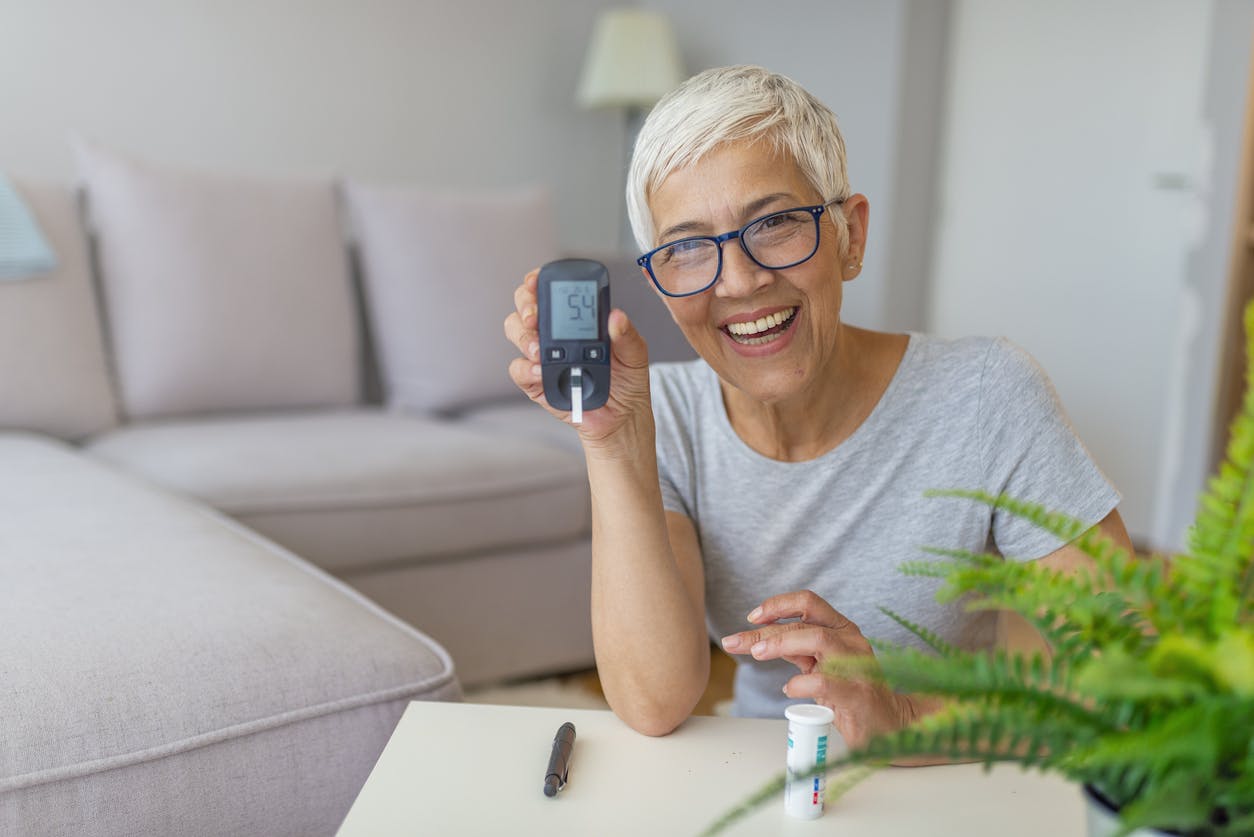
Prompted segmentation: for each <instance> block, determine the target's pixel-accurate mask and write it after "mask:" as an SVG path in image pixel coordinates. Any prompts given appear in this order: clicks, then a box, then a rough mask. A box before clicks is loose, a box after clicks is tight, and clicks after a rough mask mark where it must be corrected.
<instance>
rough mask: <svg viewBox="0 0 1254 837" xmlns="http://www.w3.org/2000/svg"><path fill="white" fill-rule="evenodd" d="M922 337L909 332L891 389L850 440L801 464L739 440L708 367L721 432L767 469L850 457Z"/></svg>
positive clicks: (882, 410)
mask: <svg viewBox="0 0 1254 837" xmlns="http://www.w3.org/2000/svg"><path fill="white" fill-rule="evenodd" d="M919 337H920V336H919V335H918V334H917V333H915V332H913V331H908V332H906V338H907V342H906V351H905V352H903V353H902V355H901V360H900V361H898V363H897V368H896V369H895V370H893V376H892V378H891V379H889V381H888V386H887V387H885V388H884V392H883V393H881V394H880V397H879V400H878V401H876V402H875V406H874V407H872V408H871V412H870V413H869V414H868V415H867V417H866V418H865V419H863V420H862V423H861V424H859V425H858V426H857V427H856V428H855V429H854V431H853V433H851V434H849V438H848V439H845V440H844V441H843V442H841V443H839V444H838V445H836V447H834V448H832V449H831V450H829V451H825V452H823V453H821V454H819V455H818V456H816V457H815V458H813V459H803V460H801V461H800V462H784V461H782V460H779V459H772V458H771V457H769V456H766V455H765V454H762V453H759V452H758V451H756V450H754V449H753V448H752V447H751V446H750V445H749V444H748V443H747V442H745V440H744V439H742V438H740V434H739V433H737V432H736V429H735V428H734V427H732V425H731V418H730V417H729V416H728V415H727V405H725V404H724V403H723V390H722V388H721V387H720V386H719V377H718V375H716V374H715V373H714V370H713V369H712V368H710V367H709V366H708V365H707V366H706V368H707V369H709V372H710V379H711V380H712V382H713V386H712V387H711V388H710V394H709V397H710V398H713V399H714V414H715V417H716V420H717V423H718V429H719V432H720V433H721V434H722V435H723V436H725V437H727V438H728V439H729V441H730V443H731V444H732V445H733V446H734V448H735V449H736V450H738V451H740V452H741V454H742V455H744V456H746V457H748V458H750V459H752V460H754V461H755V462H756V463H758V464H761V465H764V466H767V467H780V468H803V467H808V466H814V465H819V464H824V465H826V464H829V463H830V462H831V461H833V460H836V459H842V458H845V457H847V456H849V455H850V452H851V451H854V450H856V448H857V447H858V446H860V445H861V440H862V439H864V438H865V437H867V436H868V435H870V433H872V432H873V431H874V425H875V424H878V423H879V421H880V416H881V415H882V414H883V413H885V412H886V411H887V407H886V405H887V404H888V403H889V402H890V401H892V400H893V397H894V395H895V393H896V391H897V390H898V389H899V386H898V383H899V382H900V381H901V379H902V378H903V377H905V370H906V367H907V365H908V364H910V363H911V362H912V360H913V358H914V354H915V349H916V347H917V346H918V344H919ZM868 428H870V429H868Z"/></svg>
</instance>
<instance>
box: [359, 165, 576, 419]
mask: <svg viewBox="0 0 1254 837" xmlns="http://www.w3.org/2000/svg"><path fill="white" fill-rule="evenodd" d="M345 194H346V198H347V202H348V208H349V216H350V218H351V221H352V225H353V230H354V234H355V236H356V239H357V244H358V248H359V252H360V256H361V268H362V279H363V289H364V292H365V296H366V305H367V309H368V310H369V312H370V322H371V328H372V331H373V333H374V339H375V350H376V353H377V355H378V362H379V369H380V373H381V377H382V381H383V390H384V397H385V400H386V402H387V404H388V406H390V407H393V408H400V409H410V410H416V411H427V412H429V411H440V412H449V411H455V410H458V409H461V408H463V407H466V406H469V405H472V404H476V403H482V402H485V401H492V400H498V399H501V398H507V397H511V396H513V397H521V396H520V395H519V392H518V389H517V387H515V386H514V384H513V382H512V381H511V380H510V378H509V374H508V372H507V367H508V365H509V361H510V359H511V358H513V357H516V356H517V354H518V353H517V351H516V350H515V349H514V347H512V346H511V345H510V344H509V343H508V342H506V340H505V338H504V336H503V335H502V333H501V321H502V320H503V319H504V318H505V314H506V313H507V312H508V311H509V309H510V305H511V299H512V291H513V289H514V288H515V287H516V286H517V285H518V283H519V282H520V281H522V277H523V276H524V275H525V274H526V272H527V271H528V270H530V269H532V268H534V267H539V266H540V265H541V264H543V263H544V262H547V261H550V260H552V259H553V258H555V255H556V253H557V244H556V240H555V239H556V234H555V232H554V222H553V207H552V203H551V201H550V199H549V196H548V193H547V191H546V190H543V189H539V188H529V189H521V190H516V191H509V192H493V193H458V192H434V191H429V190H425V189H419V188H416V187H408V186H367V185H363V184H360V183H348V184H346V187H345Z"/></svg>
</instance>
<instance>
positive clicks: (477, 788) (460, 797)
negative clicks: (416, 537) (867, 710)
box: [339, 702, 1084, 837]
mask: <svg viewBox="0 0 1254 837" xmlns="http://www.w3.org/2000/svg"><path fill="white" fill-rule="evenodd" d="M563 721H571V722H572V723H574V725H575V728H576V739H575V748H574V753H573V756H572V758H571V764H570V778H569V782H568V784H567V785H566V788H565V789H564V790H563V791H561V792H560V793H559V794H558V795H557V796H556V797H555V798H552V799H550V798H548V797H545V796H544V793H543V790H542V787H543V782H544V772H545V768H546V766H547V765H548V758H549V750H550V747H551V745H552V742H553V735H554V733H556V732H557V728H558V727H559V726H560V725H561V724H562V722H563ZM786 729H787V726H786V722H785V721H783V720H778V721H775V720H750V719H741V718H705V717H698V718H691V719H689V720H688V721H687V722H685V723H684V725H683V726H681V727H680V728H679V729H678V730H677V731H675V732H674V733H672V734H671V735H668V736H665V737H663V738H649V737H647V736H644V735H640V734H639V733H636V732H634V731H632V730H631V729H630V728H629V727H627V725H625V724H624V723H623V722H622V721H620V720H618V718H617V717H615V716H614V714H613V713H611V712H608V711H597V710H587V709H582V710H576V709H541V708H534V707H520V706H485V705H476V704H460V703H422V702H414V703H411V704H410V705H409V708H408V709H407V710H406V711H405V715H404V717H402V718H401V721H400V723H399V724H398V725H397V727H396V731H395V732H394V733H393V734H392V738H391V740H390V741H389V742H388V745H387V747H386V749H384V751H383V754H382V755H381V756H380V757H379V761H378V763H377V764H376V765H375V768H374V771H373V772H372V773H371V774H370V779H369V780H368V781H367V782H366V785H365V787H363V788H362V790H361V793H360V794H359V795H358V797H357V801H356V802H355V803H354V804H353V807H352V810H351V811H349V813H348V817H347V818H346V819H345V820H344V824H343V825H342V827H341V828H340V831H339V837H358V836H359V835H360V836H361V837H387V835H417V834H439V835H444V834H449V835H463V834H465V835H472V834H491V835H498V834H505V835H515V834H520V835H525V834H537V835H567V834H570V835H598V836H599V835H615V834H630V835H646V837H663V836H664V835H665V836H667V837H669V835H695V834H698V833H699V832H700V831H701V830H702V829H704V828H705V827H706V826H707V825H709V824H710V823H711V822H712V821H714V820H715V819H716V818H717V817H718V816H719V815H721V814H722V813H723V812H724V811H725V810H727V809H728V808H729V807H731V806H732V805H733V804H735V803H737V802H739V801H741V800H743V799H744V798H745V797H747V796H748V795H749V794H750V793H751V792H752V791H754V790H756V789H757V788H759V787H761V786H762V785H763V784H764V783H765V782H766V781H768V780H769V779H770V778H771V777H772V776H774V775H775V774H776V773H778V772H779V771H781V770H783V768H784V752H785V742H786ZM726 833H728V834H735V835H759V836H760V835H771V834H783V835H792V834H802V835H828V834H832V835H837V834H838V835H857V837H877V836H878V835H884V837H888V835H891V837H907V836H908V835H920V836H921V837H949V835H952V836H953V837H977V836H978V835H990V837H991V836H992V835H997V837H1003V836H1004V835H1008V834H1013V835H1016V837H1034V836H1035V835H1040V837H1047V836H1048V837H1073V836H1075V837H1078V835H1082V834H1084V806H1083V802H1082V800H1081V796H1080V791H1079V789H1078V788H1077V787H1076V786H1074V785H1070V784H1068V783H1066V782H1064V781H1062V780H1060V779H1057V778H1054V777H1047V776H1042V775H1040V774H1039V773H1036V772H1031V773H1025V772H1023V771H1021V770H1020V769H1019V768H1017V767H1011V766H1002V767H998V768H996V769H995V770H993V771H992V772H991V773H988V774H985V773H984V772H983V768H981V767H979V766H978V765H953V766H944V767H916V768H887V769H885V770H882V771H880V772H878V773H876V774H875V775H873V776H871V778H869V779H867V780H865V781H864V782H863V783H862V784H860V785H858V786H857V787H856V788H854V789H853V790H852V791H850V792H849V793H848V794H846V795H845V796H844V797H842V798H841V799H839V800H838V801H837V802H835V803H829V804H828V807H827V812H826V813H825V814H824V815H823V817H822V818H820V819H818V820H811V821H805V820H797V819H793V818H791V817H788V816H786V815H785V814H784V802H783V797H782V796H780V797H779V798H778V799H776V800H773V801H771V802H768V803H767V804H766V805H765V806H764V807H763V808H761V809H759V810H758V811H757V812H755V813H754V814H753V815H752V816H750V817H748V818H746V819H744V820H741V821H740V822H738V823H737V824H736V825H735V826H734V827H733V828H731V829H729V831H728V832H726Z"/></svg>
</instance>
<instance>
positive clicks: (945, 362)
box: [910, 334, 1045, 390]
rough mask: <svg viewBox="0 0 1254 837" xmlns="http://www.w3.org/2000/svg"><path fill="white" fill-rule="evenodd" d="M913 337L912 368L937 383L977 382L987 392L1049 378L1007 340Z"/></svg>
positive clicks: (1029, 356)
mask: <svg viewBox="0 0 1254 837" xmlns="http://www.w3.org/2000/svg"><path fill="white" fill-rule="evenodd" d="M911 337H912V339H911V347H910V361H911V366H912V367H913V369H914V371H915V372H916V373H922V374H923V375H924V376H925V378H926V380H928V381H929V382H932V383H933V384H937V385H944V386H947V387H948V386H951V385H954V384H959V385H961V384H967V385H970V384H971V383H973V382H974V383H977V384H978V385H979V387H980V388H981V389H982V390H983V389H987V388H988V387H989V386H990V385H992V386H994V387H1006V386H1014V385H1015V384H1022V383H1023V382H1025V381H1030V380H1035V379H1044V378H1045V373H1044V370H1042V369H1041V367H1040V364H1038V363H1037V362H1036V360H1035V359H1034V358H1033V357H1032V356H1031V355H1030V354H1028V352H1027V351H1026V350H1024V349H1023V348H1021V347H1020V346H1018V345H1016V344H1014V343H1012V342H1011V341H1010V340H1008V339H1006V338H1005V337H960V338H957V339H948V338H944V337H936V336H934V335H930V334H913V335H911ZM964 388H965V387H964Z"/></svg>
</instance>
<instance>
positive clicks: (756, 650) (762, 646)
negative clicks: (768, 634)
mask: <svg viewBox="0 0 1254 837" xmlns="http://www.w3.org/2000/svg"><path fill="white" fill-rule="evenodd" d="M765 650H766V643H765V642H759V643H757V644H756V645H754V646H753V647H752V648H750V649H749V653H750V654H752V655H753V656H755V657H756V656H758V655H759V654H761V653H762V652H763V651H765Z"/></svg>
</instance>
